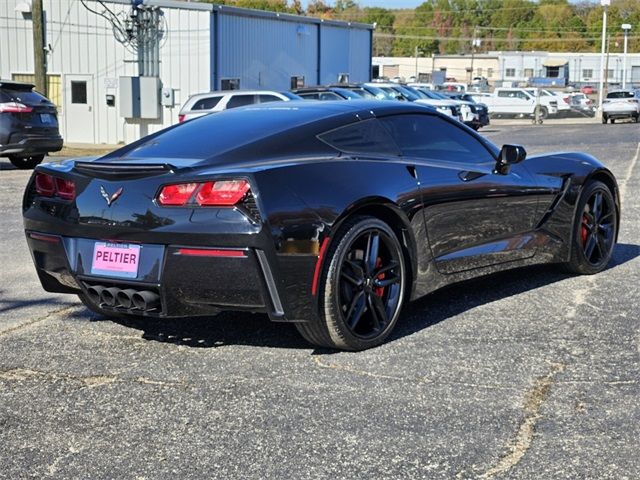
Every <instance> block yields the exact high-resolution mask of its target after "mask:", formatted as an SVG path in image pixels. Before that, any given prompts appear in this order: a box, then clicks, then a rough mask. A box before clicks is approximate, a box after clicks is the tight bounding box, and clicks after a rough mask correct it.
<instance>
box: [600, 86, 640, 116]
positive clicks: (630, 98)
mask: <svg viewBox="0 0 640 480" xmlns="http://www.w3.org/2000/svg"><path fill="white" fill-rule="evenodd" d="M620 118H632V119H633V120H634V121H635V122H636V123H637V122H638V121H639V119H640V90H614V91H612V92H609V93H607V98H606V99H605V100H604V101H603V103H602V123H607V120H610V121H611V123H615V121H616V120H617V119H620Z"/></svg>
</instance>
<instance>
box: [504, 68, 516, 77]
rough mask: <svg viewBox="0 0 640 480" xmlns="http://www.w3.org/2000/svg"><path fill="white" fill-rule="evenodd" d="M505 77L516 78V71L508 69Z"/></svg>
mask: <svg viewBox="0 0 640 480" xmlns="http://www.w3.org/2000/svg"><path fill="white" fill-rule="evenodd" d="M504 76H505V77H515V76H516V69H515V68H507V69H505V71H504Z"/></svg>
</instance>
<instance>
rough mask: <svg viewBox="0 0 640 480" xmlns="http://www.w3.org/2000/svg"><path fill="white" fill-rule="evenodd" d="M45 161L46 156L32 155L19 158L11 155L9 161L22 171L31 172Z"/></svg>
mask: <svg viewBox="0 0 640 480" xmlns="http://www.w3.org/2000/svg"><path fill="white" fill-rule="evenodd" d="M42 160H44V155H31V156H29V157H19V156H17V155H9V161H10V162H11V163H12V164H13V166H14V167H16V168H19V169H20V170H30V169H32V168H35V167H36V165H39V164H40V162H42Z"/></svg>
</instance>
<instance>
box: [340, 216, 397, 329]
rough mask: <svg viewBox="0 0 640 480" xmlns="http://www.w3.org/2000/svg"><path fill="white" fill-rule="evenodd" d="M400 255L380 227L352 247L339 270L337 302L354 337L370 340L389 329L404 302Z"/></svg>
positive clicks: (366, 234) (357, 239)
mask: <svg viewBox="0 0 640 480" xmlns="http://www.w3.org/2000/svg"><path fill="white" fill-rule="evenodd" d="M396 243H397V242H396ZM400 256H401V252H400V251H399V249H398V248H397V245H396V244H394V241H393V240H392V239H391V238H390V237H389V236H388V234H387V233H385V232H384V231H381V230H378V229H377V228H371V229H368V230H365V231H363V232H362V233H360V234H359V235H358V236H357V237H356V238H355V239H354V240H353V241H352V242H351V244H350V245H349V247H348V250H347V252H346V255H345V256H344V258H343V260H342V264H341V265H340V267H339V270H338V272H339V273H338V277H339V279H338V298H337V300H338V306H339V308H340V311H341V313H342V317H343V320H344V322H345V324H346V326H347V327H348V328H349V332H350V333H351V334H352V335H353V336H355V337H358V338H361V339H364V340H369V339H371V338H375V337H377V336H379V335H380V334H381V333H382V332H384V331H385V330H386V328H387V327H388V326H389V323H390V322H391V319H392V318H393V314H394V312H395V310H396V308H397V306H398V304H399V302H400V291H401V280H402V278H401V276H402V272H401V270H400Z"/></svg>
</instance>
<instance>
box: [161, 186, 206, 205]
mask: <svg viewBox="0 0 640 480" xmlns="http://www.w3.org/2000/svg"><path fill="white" fill-rule="evenodd" d="M197 187H198V184H197V183H179V184H176V185H165V186H164V187H162V190H160V195H158V203H159V204H160V205H168V206H177V205H178V206H179V205H184V204H186V203H187V202H188V201H189V199H190V198H191V195H193V192H194V191H195V190H196V188H197Z"/></svg>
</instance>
